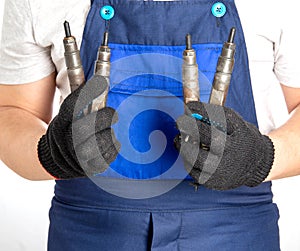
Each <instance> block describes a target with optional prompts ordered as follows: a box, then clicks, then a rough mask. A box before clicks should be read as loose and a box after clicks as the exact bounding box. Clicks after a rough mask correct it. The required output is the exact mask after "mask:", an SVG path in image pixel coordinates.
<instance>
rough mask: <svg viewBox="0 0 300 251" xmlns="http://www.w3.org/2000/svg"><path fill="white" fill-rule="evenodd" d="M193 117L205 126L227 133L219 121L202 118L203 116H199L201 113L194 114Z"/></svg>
mask: <svg viewBox="0 0 300 251" xmlns="http://www.w3.org/2000/svg"><path fill="white" fill-rule="evenodd" d="M192 117H193V118H195V119H198V120H200V121H202V122H203V123H205V124H207V125H211V126H214V127H216V128H217V129H218V130H220V131H222V132H224V133H226V129H225V127H224V126H223V125H222V124H221V123H219V122H217V121H214V120H209V119H208V118H206V117H203V116H202V115H201V114H199V113H193V114H192Z"/></svg>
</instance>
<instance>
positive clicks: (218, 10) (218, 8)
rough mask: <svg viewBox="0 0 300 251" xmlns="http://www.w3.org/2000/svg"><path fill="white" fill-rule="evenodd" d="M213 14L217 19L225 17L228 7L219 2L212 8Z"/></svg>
mask: <svg viewBox="0 0 300 251" xmlns="http://www.w3.org/2000/svg"><path fill="white" fill-rule="evenodd" d="M211 13H212V14H213V15H214V16H215V17H223V16H224V15H225V13H226V6H225V4H223V3H221V2H217V3H215V4H214V5H213V6H212V7H211Z"/></svg>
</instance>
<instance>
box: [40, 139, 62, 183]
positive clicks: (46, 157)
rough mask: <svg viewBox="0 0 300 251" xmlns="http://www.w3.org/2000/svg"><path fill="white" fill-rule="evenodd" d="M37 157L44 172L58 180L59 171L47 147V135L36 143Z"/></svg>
mask: <svg viewBox="0 0 300 251" xmlns="http://www.w3.org/2000/svg"><path fill="white" fill-rule="evenodd" d="M38 157H39V160H40V163H41V164H42V166H43V167H44V168H45V170H46V171H47V172H48V173H49V174H50V175H51V176H52V177H54V178H55V179H58V177H59V175H57V174H59V173H61V172H62V171H61V169H60V168H59V167H58V166H57V165H56V163H55V162H54V160H53V158H52V155H51V151H50V148H49V145H48V140H47V135H43V136H42V137H41V138H40V140H39V142H38Z"/></svg>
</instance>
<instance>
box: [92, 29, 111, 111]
mask: <svg viewBox="0 0 300 251" xmlns="http://www.w3.org/2000/svg"><path fill="white" fill-rule="evenodd" d="M110 55H111V51H110V48H109V47H108V32H107V31H105V32H104V35H103V42H102V44H101V45H100V47H99V49H98V59H97V61H96V62H95V75H99V76H102V77H104V78H105V79H106V81H107V84H108V85H107V88H106V89H105V91H104V92H103V93H102V94H101V95H100V96H99V97H98V98H97V99H96V100H94V101H93V105H92V110H94V109H98V110H99V109H101V108H103V107H105V106H106V101H107V94H108V88H109V76H110Z"/></svg>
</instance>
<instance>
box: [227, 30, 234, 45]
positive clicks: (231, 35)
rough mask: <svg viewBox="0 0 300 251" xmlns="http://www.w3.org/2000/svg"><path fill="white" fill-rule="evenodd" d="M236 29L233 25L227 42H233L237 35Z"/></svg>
mask: <svg viewBox="0 0 300 251" xmlns="http://www.w3.org/2000/svg"><path fill="white" fill-rule="evenodd" d="M235 31H236V29H235V27H232V28H231V30H230V33H229V36H228V40H227V43H233V41H234V37H235Z"/></svg>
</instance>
